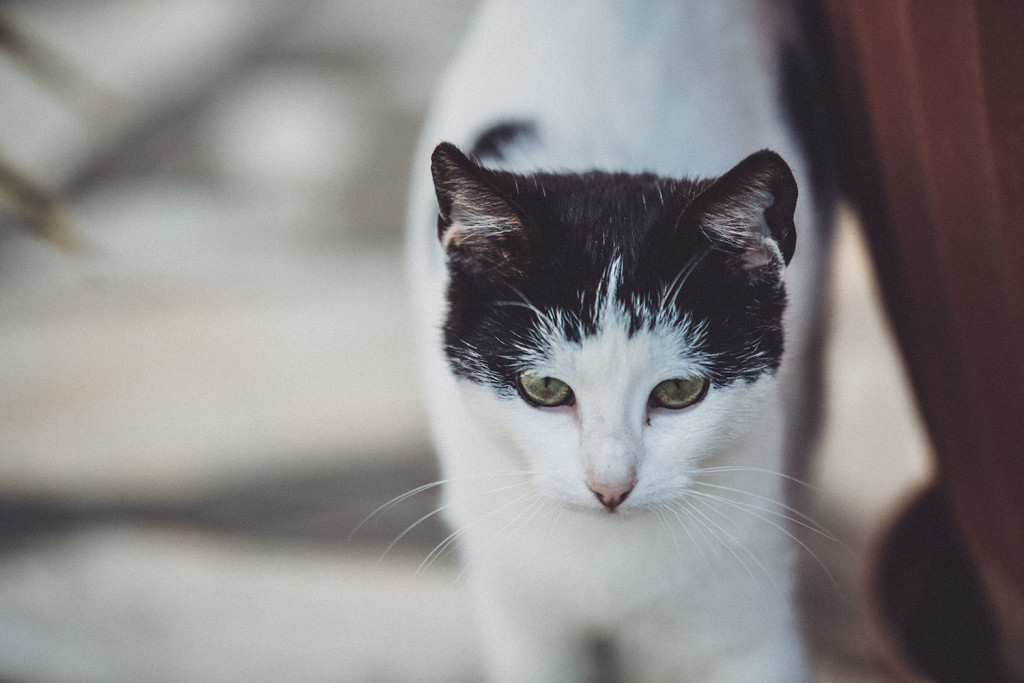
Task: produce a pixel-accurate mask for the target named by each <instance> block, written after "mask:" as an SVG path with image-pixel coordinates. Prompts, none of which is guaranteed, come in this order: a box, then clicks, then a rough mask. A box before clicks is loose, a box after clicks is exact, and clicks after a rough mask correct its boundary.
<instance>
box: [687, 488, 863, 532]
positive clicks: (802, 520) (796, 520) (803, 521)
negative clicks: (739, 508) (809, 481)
mask: <svg viewBox="0 0 1024 683" xmlns="http://www.w3.org/2000/svg"><path fill="white" fill-rule="evenodd" d="M693 484H695V485H698V486H706V487H708V488H713V489H718V490H719V491H729V492H730V493H738V494H740V495H742V496H747V497H749V498H753V499H755V500H760V501H763V502H765V503H768V504H770V505H774V506H776V507H778V508H780V509H782V510H785V512H779V511H778V510H773V509H771V508H765V507H758V506H755V505H752V504H750V503H741V502H740V501H735V502H736V503H737V504H740V505H745V506H749V507H750V508H751V509H753V510H758V511H760V512H764V513H767V514H770V515H775V516H776V517H780V518H782V519H784V520H786V521H788V522H792V523H793V524H796V525H798V526H801V527H803V528H805V529H807V530H809V531H813V532H814V533H816V534H818V535H820V536H822V537H824V538H827V539H828V540H830V541H832V542H833V543H837V544H838V545H840V546H843V542H842V541H840V540H839V539H838V538H836V537H835V536H833V535H832V533H831V532H829V530H828V529H826V528H825V527H824V526H822V525H821V524H819V523H818V522H817V521H816V520H814V519H813V518H812V517H809V516H808V515H806V514H804V513H803V512H800V511H799V510H797V509H796V508H794V507H791V506H789V505H786V504H785V503H781V502H779V501H777V500H774V499H772V498H769V497H768V496H762V495H759V494H757V493H752V492H750V491H744V490H743V489H738V488H735V487H732V486H722V485H721V484H712V483H711V482H707V481H700V480H699V479H697V480H694V481H693ZM786 513H788V514H786ZM844 547H845V546H844Z"/></svg>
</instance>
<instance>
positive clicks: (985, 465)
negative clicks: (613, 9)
mask: <svg viewBox="0 0 1024 683" xmlns="http://www.w3.org/2000/svg"><path fill="white" fill-rule="evenodd" d="M825 5H826V7H827V11H828V13H829V16H830V21H831V26H832V27H833V34H834V40H835V51H836V56H837V71H838V73H839V76H840V78H839V85H840V91H841V100H842V102H843V105H844V108H845V111H846V113H847V115H848V116H847V118H848V121H847V124H848V128H847V132H848V135H849V139H848V143H849V144H848V147H849V148H850V149H851V150H852V152H853V154H852V157H851V159H850V160H849V162H850V164H851V168H852V171H853V172H852V173H851V176H852V180H853V183H852V188H851V189H852V191H853V193H854V196H855V201H856V202H857V203H858V205H859V206H860V208H861V212H862V215H863V218H864V221H865V225H866V228H867V231H868V233H869V239H870V242H871V244H872V251H873V254H874V257H875V260H876V263H877V265H878V270H879V275H880V278H881V280H882V285H883V289H884V292H885V297H886V303H887V306H888V309H889V313H890V317H891V319H892V321H893V324H894V326H895V328H896V330H897V333H898V335H899V339H900V344H901V346H902V350H903V354H904V358H905V360H906V363H907V366H908V368H909V370H910V374H911V377H912V379H913V382H914V387H915V391H916V395H917V398H918V401H919V403H920V406H921V409H922V414H923V415H924V418H925V421H926V423H927V425H928V428H929V433H930V435H931V438H932V442H933V446H934V451H935V456H936V471H937V473H938V481H937V483H936V485H937V490H938V495H939V496H940V498H941V499H942V500H944V503H942V504H941V505H939V506H937V507H936V506H931V507H930V508H929V509H938V508H943V509H945V508H946V507H947V506H948V509H949V511H950V515H949V519H950V520H951V521H950V525H951V526H952V528H951V529H949V533H950V534H953V535H956V536H957V537H958V538H959V540H958V541H957V542H956V543H954V544H953V545H952V546H950V547H962V548H964V549H965V552H966V553H967V555H968V556H969V559H970V562H971V564H972V565H973V566H974V568H975V570H976V575H977V576H978V578H979V580H980V582H981V584H982V588H983V593H984V595H985V596H986V599H987V602H988V607H989V609H990V610H991V612H992V614H993V615H994V617H995V623H996V625H997V629H998V630H997V632H998V633H999V637H1000V639H1001V641H1000V644H1001V648H1002V653H1003V656H1004V662H1003V663H1004V664H1005V665H1006V674H1005V675H1006V677H1007V678H1010V677H1013V676H1014V675H1016V676H1018V677H1022V676H1024V341H1022V340H1024V222H1022V220H1024V213H1022V201H1024V199H1022V197H1024V182H1022V181H1024V146H1022V140H1024V135H1022V133H1024V128H1022V126H1024V123H1022V122H1024V9H1022V8H1024V3H1019V2H1016V1H1011V2H981V1H979V2H971V1H969V0H890V1H886V2H877V1H873V0H828V1H827V2H826V3H825ZM890 569H895V570H898V569H899V568H898V567H896V568H890Z"/></svg>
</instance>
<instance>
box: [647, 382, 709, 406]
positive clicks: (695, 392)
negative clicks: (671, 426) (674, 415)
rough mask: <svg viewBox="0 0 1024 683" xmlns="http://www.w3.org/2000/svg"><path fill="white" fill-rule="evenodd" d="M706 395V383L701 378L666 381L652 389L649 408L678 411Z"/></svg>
mask: <svg viewBox="0 0 1024 683" xmlns="http://www.w3.org/2000/svg"><path fill="white" fill-rule="evenodd" d="M707 393H708V382H707V380H706V379H704V378H703V377H686V378H683V379H667V380H665V381H664V382H661V383H659V384H658V386H656V387H654V391H652V392H651V399H650V401H651V406H652V407H657V408H670V409H672V410H679V409H680V408H685V407H687V406H692V405H693V404H694V403H696V402H698V401H700V400H701V399H702V398H704V395H705V394H707Z"/></svg>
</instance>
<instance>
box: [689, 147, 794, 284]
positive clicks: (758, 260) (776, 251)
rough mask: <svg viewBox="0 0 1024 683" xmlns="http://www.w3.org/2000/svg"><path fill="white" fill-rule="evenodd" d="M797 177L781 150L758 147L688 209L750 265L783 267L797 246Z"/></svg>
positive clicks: (705, 230) (723, 246)
mask: <svg viewBox="0 0 1024 683" xmlns="http://www.w3.org/2000/svg"><path fill="white" fill-rule="evenodd" d="M796 198H797V188H796V180H795V179H794V178H793V172H792V171H791V170H790V168H789V166H788V165H787V164H786V162H785V161H783V159H782V157H780V156H779V155H778V154H776V153H775V152H772V151H769V150H763V151H761V152H755V153H754V154H751V155H750V156H749V157H747V158H746V159H744V160H743V161H741V162H740V163H738V164H737V165H736V166H735V167H733V169H732V170H730V171H729V172H728V173H726V174H725V175H723V176H721V177H720V178H718V179H717V180H715V181H714V182H713V183H711V184H710V185H709V186H708V187H707V188H705V189H704V191H703V192H701V193H700V194H699V195H698V196H697V197H696V198H695V199H694V200H693V201H692V202H691V203H690V205H689V206H687V207H686V210H685V211H684V212H683V219H682V221H685V222H689V221H693V222H695V223H696V224H697V226H698V227H699V228H700V230H701V231H702V232H703V233H704V235H705V236H707V238H708V239H709V240H710V241H711V243H712V244H713V245H714V246H715V247H717V248H720V249H722V250H723V251H726V252H728V253H730V254H733V255H734V256H736V257H737V259H738V261H739V262H740V263H741V264H742V267H743V268H744V269H745V270H748V271H761V272H763V269H765V268H771V269H772V270H780V269H781V268H782V267H783V266H784V265H789V261H790V259H792V258H793V251H794V250H795V248H796V228H795V227H794V225H793V212H794V211H795V210H796Z"/></svg>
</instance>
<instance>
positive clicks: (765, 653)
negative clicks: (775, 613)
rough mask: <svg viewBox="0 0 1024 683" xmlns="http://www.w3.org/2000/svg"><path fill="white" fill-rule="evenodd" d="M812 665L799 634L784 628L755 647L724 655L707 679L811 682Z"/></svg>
mask: <svg viewBox="0 0 1024 683" xmlns="http://www.w3.org/2000/svg"><path fill="white" fill-rule="evenodd" d="M811 678H812V677H811V668H810V664H809V663H808V661H807V655H806V652H805V650H804V646H803V643H802V642H801V639H800V637H799V636H798V634H797V633H795V632H785V631H784V632H781V633H778V634H776V635H774V636H772V637H771V638H769V639H767V640H766V641H764V642H763V643H760V644H759V645H757V646H756V647H751V648H748V649H746V650H744V651H741V652H738V653H735V654H730V655H729V656H726V657H722V658H721V659H720V660H719V661H717V662H716V663H715V665H714V667H713V670H712V672H711V674H710V675H709V676H708V677H707V679H706V680H707V681H709V682H712V681H713V682H715V683H744V682H745V681H763V682H764V683H809V682H810V681H811Z"/></svg>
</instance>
